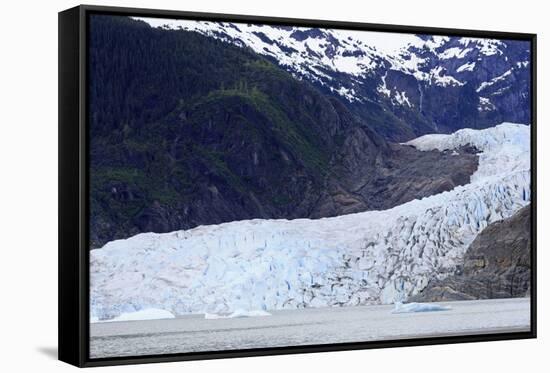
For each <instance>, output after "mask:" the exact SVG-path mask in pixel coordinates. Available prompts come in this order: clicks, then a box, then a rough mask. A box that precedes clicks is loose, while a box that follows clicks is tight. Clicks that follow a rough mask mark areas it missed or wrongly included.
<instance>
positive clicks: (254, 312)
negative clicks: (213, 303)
mask: <svg viewBox="0 0 550 373" xmlns="http://www.w3.org/2000/svg"><path fill="white" fill-rule="evenodd" d="M258 316H271V314H270V313H269V312H266V311H263V310H252V311H246V310H242V309H239V310H236V311H234V312H232V313H229V314H217V313H205V314H204V318H205V319H206V320H217V319H235V318H238V317H258Z"/></svg>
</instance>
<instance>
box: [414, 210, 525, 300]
mask: <svg viewBox="0 0 550 373" xmlns="http://www.w3.org/2000/svg"><path fill="white" fill-rule="evenodd" d="M530 212H531V206H530V205H528V206H525V207H523V208H522V209H521V210H519V211H518V212H517V213H516V214H514V215H513V216H512V217H510V218H508V219H504V220H500V221H497V222H494V223H492V224H490V225H489V226H487V228H485V229H484V230H483V231H482V232H481V233H480V234H479V235H478V236H477V237H476V239H475V240H474V241H473V242H472V244H471V245H470V247H469V248H468V250H467V251H466V254H465V256H464V260H463V263H462V264H461V265H459V266H458V267H457V270H456V273H455V274H454V275H451V276H450V277H447V278H445V279H443V280H432V281H430V282H429V283H428V285H427V286H426V288H425V289H424V290H422V291H421V292H420V293H419V294H417V295H415V296H413V297H411V298H410V299H409V301H421V302H436V301H446V300H467V299H493V298H514V297H525V296H529V295H530V292H529V290H530V280H531V215H530Z"/></svg>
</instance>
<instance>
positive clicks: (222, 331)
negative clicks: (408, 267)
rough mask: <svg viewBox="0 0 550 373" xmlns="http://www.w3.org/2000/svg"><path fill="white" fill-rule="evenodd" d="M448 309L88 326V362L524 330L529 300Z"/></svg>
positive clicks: (314, 311)
mask: <svg viewBox="0 0 550 373" xmlns="http://www.w3.org/2000/svg"><path fill="white" fill-rule="evenodd" d="M438 304H440V305H444V306H450V307H451V309H450V310H446V311H437V312H416V313H392V310H393V308H394V307H393V306H392V305H379V306H378V305H377V306H356V307H337V308H310V309H300V310H280V311H270V313H271V314H272V315H271V316H263V317H249V318H232V319H213V320H212V319H205V318H204V315H189V316H183V317H178V318H176V319H166V320H145V321H120V322H108V323H94V324H91V325H90V336H91V338H90V357H91V358H102V357H116V356H132V355H134V356H135V355H152V354H170V353H183V352H199V351H217V350H231V349H249V348H262V347H283V346H299V345H311V344H326V343H344V342H360V341H375V340H388V339H404V338H421V337H429V336H452V335H465V334H466V335H467V334H481V333H505V332H518V331H529V330H530V300H529V298H514V299H492V300H476V301H459V302H440V303H438Z"/></svg>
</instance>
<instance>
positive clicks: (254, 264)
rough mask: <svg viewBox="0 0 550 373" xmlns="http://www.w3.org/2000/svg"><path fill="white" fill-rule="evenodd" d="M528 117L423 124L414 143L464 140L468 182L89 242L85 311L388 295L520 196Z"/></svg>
mask: <svg viewBox="0 0 550 373" xmlns="http://www.w3.org/2000/svg"><path fill="white" fill-rule="evenodd" d="M529 131H530V127H529V126H525V125H519V124H510V123H506V124H502V125H499V126H497V127H493V128H489V129H486V130H481V131H476V130H462V131H458V132H457V133H455V134H452V135H427V136H423V137H421V138H418V139H416V140H413V141H411V142H410V143H409V144H410V145H412V146H416V147H418V148H419V149H421V150H426V151H428V150H431V149H438V150H451V149H459V148H460V147H462V146H466V145H473V146H475V147H476V148H477V149H478V150H479V151H480V152H481V154H480V165H479V170H478V171H477V172H476V174H475V175H474V177H472V182H471V183H470V184H468V185H465V186H460V187H457V188H455V189H454V190H452V191H449V192H444V193H441V194H438V195H434V196H430V197H427V198H424V199H422V200H414V201H411V202H408V203H405V204H403V205H400V206H397V207H394V208H392V209H389V210H384V211H368V212H363V213H357V214H350V215H344V216H338V217H334V218H324V219H318V220H311V219H297V220H261V219H255V220H244V221H236V222H231V223H225V224H219V225H210V226H200V227H197V228H194V229H190V230H185V231H177V232H172V233H166V234H155V233H144V234H139V235H136V236H134V237H131V238H128V239H126V240H117V241H112V242H109V243H107V244H106V245H105V246H104V247H103V248H101V249H97V250H92V251H91V252H90V280H91V289H90V291H91V294H90V301H91V310H90V311H91V315H92V317H94V318H98V319H110V318H113V317H116V316H118V315H120V314H122V313H128V312H134V311H139V310H142V309H163V310H167V311H169V312H171V313H172V314H175V315H181V314H186V313H218V314H219V313H225V314H228V313H231V312H234V311H236V310H269V309H283V308H299V307H324V306H340V305H358V304H374V303H393V302H395V301H401V300H404V299H406V297H407V296H410V295H412V294H415V293H417V292H418V291H420V290H421V289H423V288H424V287H425V286H426V284H427V282H428V280H429V279H432V278H434V277H436V278H443V277H445V276H447V275H448V274H450V273H452V272H453V271H454V270H455V267H456V265H457V264H458V263H459V261H460V260H461V258H462V257H463V255H464V252H465V250H466V249H467V247H468V245H469V244H470V243H471V242H472V241H473V239H474V238H475V237H476V235H477V234H478V233H479V232H481V230H483V228H485V227H486V226H487V225H488V224H490V223H492V222H494V221H497V220H500V219H503V218H507V217H509V216H511V215H512V214H514V213H515V212H516V211H517V210H519V209H520V208H521V207H523V206H525V205H526V204H528V203H529V201H530V169H529V139H530V136H529Z"/></svg>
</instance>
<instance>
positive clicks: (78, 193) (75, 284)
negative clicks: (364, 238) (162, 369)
mask: <svg viewBox="0 0 550 373" xmlns="http://www.w3.org/2000/svg"><path fill="white" fill-rule="evenodd" d="M92 14H108V15H120V16H144V17H145V16H146V17H161V18H175V19H178V18H184V19H190V20H209V21H227V22H243V21H244V22H251V23H263V24H269V25H277V24H284V25H289V24H291V25H296V26H309V27H323V28H335V29H339V28H340V29H351V30H366V31H386V32H388V31H389V32H396V33H424V34H433V35H446V36H465V37H479V38H487V37H489V38H502V39H512V40H523V41H528V42H530V43H531V51H532V53H531V64H530V68H531V113H532V123H531V144H532V145H531V196H532V197H531V198H532V203H531V219H532V224H531V242H532V248H531V263H532V270H531V330H530V331H528V332H512V333H498V334H482V335H467V336H452V337H448V336H442V337H426V338H414V339H400V340H387V341H375V342H359V343H338V344H323V345H308V346H299V347H277V348H255V349H246V350H231V351H213V352H196V353H177V354H166V355H149V356H135V357H112V358H99V359H91V358H90V357H89V354H88V351H89V312H88V310H89V299H88V297H89V252H88V238H89V232H88V216H89V206H88V202H87V196H88V191H89V184H88V171H89V163H88V154H87V149H88V141H89V139H88V132H87V131H88V124H87V121H88V116H87V113H88V102H87V87H88V73H87V58H88V55H87V45H88V19H89V16H90V15H92ZM58 43H59V71H58V74H59V76H58V78H59V101H58V103H59V252H58V255H59V258H58V260H59V274H58V275H59V289H58V290H59V319H58V322H59V334H58V338H59V360H61V361H64V362H67V363H69V364H72V365H76V366H79V367H94V366H105V365H122V364H137V363H153V362H155V363H156V362H173V361H184V360H198V359H219V358H234V357H249V356H260V355H283V354H296V353H311V352H326V351H339V350H358V349H371V348H388V347H403V346H420V345H435V344H450V343H464V342H482V341H497V340H512V339H527V338H536V330H537V308H536V306H537V297H536V294H537V291H536V288H537V286H536V285H537V282H536V275H537V263H536V258H537V255H536V206H537V194H536V179H537V177H536V153H537V152H536V149H537V148H536V119H537V114H536V109H537V108H536V100H537V98H536V83H537V78H536V70H537V69H536V51H537V48H536V43H537V36H536V34H528V33H510V32H497V31H480V30H461V29H448V28H435V27H419V26H397V25H382V24H370V23H358V22H341V21H326V20H309V19H294V18H274V17H260V16H244V15H231V14H214V13H196V12H182V11H171V10H155V9H137V8H121V7H104V6H89V5H81V6H77V7H74V8H71V9H68V10H65V11H62V12H60V13H59V40H58Z"/></svg>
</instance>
